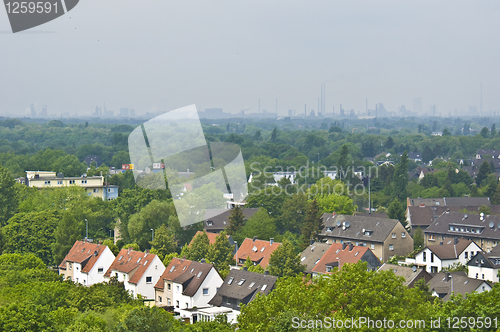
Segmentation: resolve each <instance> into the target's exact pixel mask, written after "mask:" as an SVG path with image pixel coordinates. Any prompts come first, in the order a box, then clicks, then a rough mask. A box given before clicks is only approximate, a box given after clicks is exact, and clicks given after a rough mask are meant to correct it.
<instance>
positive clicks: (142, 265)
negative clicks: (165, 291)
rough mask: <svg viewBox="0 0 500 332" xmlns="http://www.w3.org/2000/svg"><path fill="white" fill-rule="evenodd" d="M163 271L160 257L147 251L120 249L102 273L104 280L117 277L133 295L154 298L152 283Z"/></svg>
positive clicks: (147, 298)
mask: <svg viewBox="0 0 500 332" xmlns="http://www.w3.org/2000/svg"><path fill="white" fill-rule="evenodd" d="M164 271H165V266H164V265H163V263H162V261H161V260H160V258H159V257H158V256H157V255H155V254H151V253H149V252H147V251H146V252H145V253H143V252H140V251H135V250H132V248H129V249H122V250H120V252H119V253H118V255H117V256H116V258H115V260H114V261H113V263H112V264H111V266H110V267H109V268H108V270H107V271H106V273H105V274H104V279H105V281H109V280H110V279H111V278H117V280H118V281H119V282H123V284H124V286H125V289H126V290H127V291H129V293H130V294H131V295H132V296H133V297H136V298H137V297H139V295H140V296H141V297H142V298H145V299H146V300H150V301H152V300H154V298H155V290H154V285H156V283H157V282H158V280H159V279H160V277H161V275H162V274H163V272H164Z"/></svg>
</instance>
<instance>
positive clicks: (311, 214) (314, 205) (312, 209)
mask: <svg viewBox="0 0 500 332" xmlns="http://www.w3.org/2000/svg"><path fill="white" fill-rule="evenodd" d="M322 229H323V218H322V215H321V211H320V209H319V205H318V202H317V201H316V199H313V200H312V201H311V202H310V203H309V206H308V208H307V213H306V217H305V220H304V226H302V229H301V231H302V246H301V247H302V249H305V248H307V246H308V245H309V243H310V241H311V239H314V240H319V238H318V234H319V233H320V232H321V230H322Z"/></svg>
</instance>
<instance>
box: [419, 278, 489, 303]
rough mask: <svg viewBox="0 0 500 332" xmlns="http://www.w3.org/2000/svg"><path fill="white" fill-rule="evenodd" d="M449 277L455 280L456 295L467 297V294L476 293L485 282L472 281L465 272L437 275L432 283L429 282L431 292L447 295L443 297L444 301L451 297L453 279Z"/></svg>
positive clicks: (454, 290)
mask: <svg viewBox="0 0 500 332" xmlns="http://www.w3.org/2000/svg"><path fill="white" fill-rule="evenodd" d="M447 275H450V276H451V278H452V279H453V292H454V293H455V294H462V296H463V297H465V294H470V293H472V292H474V291H475V290H476V289H477V288H478V287H479V286H481V284H482V283H483V282H484V283H486V284H488V283H487V282H485V281H484V280H478V279H472V278H469V277H467V275H466V274H465V272H452V273H449V274H447V273H437V274H436V275H435V276H434V277H433V278H432V279H431V281H429V283H428V285H429V290H431V291H436V292H437V293H438V294H440V297H441V294H446V295H444V297H441V298H442V299H443V301H448V300H449V299H450V295H451V284H452V282H451V279H450V278H447Z"/></svg>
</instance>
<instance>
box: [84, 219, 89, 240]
mask: <svg viewBox="0 0 500 332" xmlns="http://www.w3.org/2000/svg"><path fill="white" fill-rule="evenodd" d="M88 238H89V222H88V221H87V219H85V239H88Z"/></svg>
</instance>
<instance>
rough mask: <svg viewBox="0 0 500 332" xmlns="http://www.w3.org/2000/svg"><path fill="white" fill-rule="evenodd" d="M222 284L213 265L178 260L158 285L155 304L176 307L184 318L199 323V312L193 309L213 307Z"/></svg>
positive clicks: (167, 270) (172, 264) (173, 259)
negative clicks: (210, 304) (197, 314)
mask: <svg viewBox="0 0 500 332" xmlns="http://www.w3.org/2000/svg"><path fill="white" fill-rule="evenodd" d="M222 282H223V280H222V277H221V276H220V274H219V272H217V270H216V269H215V267H214V266H213V265H212V264H208V263H205V262H204V261H203V260H202V262H196V261H190V260H187V259H180V258H175V257H174V258H172V260H171V261H170V264H169V265H168V266H167V268H166V269H165V271H164V272H163V274H162V275H161V277H160V279H159V280H158V282H157V283H156V285H155V286H154V288H155V304H156V305H157V306H167V307H174V312H176V313H179V314H180V315H181V317H182V318H183V319H189V320H190V321H191V322H196V321H197V316H196V312H195V311H194V312H193V311H192V310H189V309H193V308H206V307H209V304H208V302H209V301H210V300H211V299H212V298H213V297H214V296H215V294H216V293H217V289H219V287H220V286H221V285H222Z"/></svg>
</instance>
